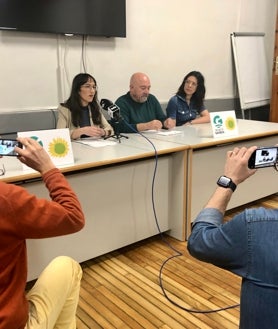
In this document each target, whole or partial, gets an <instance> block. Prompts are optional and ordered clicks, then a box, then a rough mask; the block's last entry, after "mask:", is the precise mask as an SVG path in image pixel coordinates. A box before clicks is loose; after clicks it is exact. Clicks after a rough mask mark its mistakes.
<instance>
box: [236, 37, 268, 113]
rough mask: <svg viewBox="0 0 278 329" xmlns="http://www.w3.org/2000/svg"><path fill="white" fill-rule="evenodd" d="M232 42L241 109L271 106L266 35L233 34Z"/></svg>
mask: <svg viewBox="0 0 278 329" xmlns="http://www.w3.org/2000/svg"><path fill="white" fill-rule="evenodd" d="M231 41H232V48H233V58H234V64H235V71H236V77H237V85H238V92H239V98H240V106H241V109H242V110H246V109H251V108H255V107H260V106H264V105H267V104H269V102H270V95H271V94H270V76H269V72H268V65H267V57H266V51H265V44H264V42H265V41H264V33H233V34H231ZM243 115H244V112H243Z"/></svg>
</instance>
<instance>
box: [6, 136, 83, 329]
mask: <svg viewBox="0 0 278 329" xmlns="http://www.w3.org/2000/svg"><path fill="white" fill-rule="evenodd" d="M18 141H19V142H21V143H22V145H23V146H24V147H23V148H19V147H15V151H16V152H17V153H18V159H19V160H20V161H21V162H22V163H24V164H25V165H27V166H29V167H31V168H33V169H35V170H37V171H38V172H39V173H40V174H41V176H42V180H43V182H44V183H45V185H46V187H47V189H48V190H49V194H50V197H51V200H46V199H39V198H37V197H36V196H35V195H32V194H30V193H29V192H28V191H27V190H25V189H24V188H22V187H20V186H17V185H14V184H7V183H4V182H1V181H0V329H35V328H36V329H38V328H45V329H50V328H65V329H71V328H76V308H77V304H78V299H79V288H80V281H81V277H82V269H81V267H80V265H79V264H78V263H77V262H76V261H75V260H73V259H72V258H70V257H67V256H59V257H57V258H55V259H54V260H53V261H52V262H51V263H50V264H49V265H48V266H47V267H46V268H45V269H44V271H43V272H42V273H41V275H40V276H39V278H38V280H37V281H36V283H35V285H34V286H33V288H32V289H31V290H30V291H29V292H28V293H27V294H26V293H25V287H26V280H27V253H26V239H41V238H49V237H55V236H60V235H65V234H70V233H74V232H77V231H79V230H81V229H82V228H83V226H84V224H85V219H84V214H83V211H82V208H81V205H80V203H79V201H78V198H77V196H76V195H75V193H74V192H73V190H72V189H71V187H70V186H69V184H68V182H67V180H66V179H65V177H64V175H63V174H62V173H61V172H60V171H59V170H58V169H57V168H56V167H55V165H54V164H53V162H52V160H51V158H50V157H49V155H48V154H47V152H46V151H45V150H44V149H43V147H41V146H40V144H39V143H37V142H36V141H35V140H33V139H31V138H18Z"/></svg>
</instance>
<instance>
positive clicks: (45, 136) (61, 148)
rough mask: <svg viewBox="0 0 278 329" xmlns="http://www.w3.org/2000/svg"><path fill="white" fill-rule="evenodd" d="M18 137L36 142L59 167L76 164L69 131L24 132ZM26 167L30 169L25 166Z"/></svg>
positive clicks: (66, 129) (19, 133)
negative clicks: (28, 138)
mask: <svg viewBox="0 0 278 329" xmlns="http://www.w3.org/2000/svg"><path fill="white" fill-rule="evenodd" d="M17 135H18V137H30V138H33V139H34V140H36V141H37V142H38V143H39V144H40V145H41V146H42V147H43V148H44V149H45V150H46V152H47V153H48V154H49V156H50V157H51V159H52V161H53V163H54V164H55V166H57V167H62V166H66V165H69V164H73V163H74V159H73V152H72V146H71V140H70V134H69V129H68V128H65V129H49V130H38V131H23V132H18V133H17ZM24 167H26V168H28V167H27V166H25V165H24Z"/></svg>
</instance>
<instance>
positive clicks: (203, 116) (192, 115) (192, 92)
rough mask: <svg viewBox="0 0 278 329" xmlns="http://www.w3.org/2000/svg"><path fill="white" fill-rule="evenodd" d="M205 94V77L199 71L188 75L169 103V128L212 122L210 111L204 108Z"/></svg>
mask: <svg viewBox="0 0 278 329" xmlns="http://www.w3.org/2000/svg"><path fill="white" fill-rule="evenodd" d="M205 93H206V88H205V79H204V77H203V75H202V74H201V73H200V72H198V71H192V72H190V73H188V74H187V75H186V76H185V77H184V79H183V81H182V84H181V85H180V87H179V89H178V91H177V92H176V94H175V95H174V96H173V97H171V98H170V100H169V102H168V105H167V108H166V113H167V117H168V118H170V119H171V120H170V122H171V124H170V127H169V128H172V127H175V126H182V125H188V124H196V123H206V122H210V116H209V111H208V110H207V109H206V108H205V106H204V99H205ZM168 122H169V120H168Z"/></svg>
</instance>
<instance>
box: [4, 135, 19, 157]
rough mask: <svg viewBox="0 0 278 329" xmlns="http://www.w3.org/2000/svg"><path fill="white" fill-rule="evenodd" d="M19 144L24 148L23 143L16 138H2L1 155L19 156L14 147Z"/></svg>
mask: <svg viewBox="0 0 278 329" xmlns="http://www.w3.org/2000/svg"><path fill="white" fill-rule="evenodd" d="M16 146H18V147H20V148H22V144H21V143H20V142H18V141H17V140H15V139H2V138H1V139H0V155H2V156H6V155H7V156H17V155H18V154H17V153H16V152H15V150H14V148H15V147H16Z"/></svg>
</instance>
